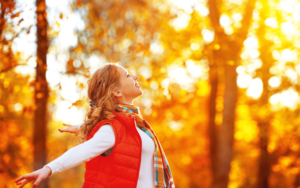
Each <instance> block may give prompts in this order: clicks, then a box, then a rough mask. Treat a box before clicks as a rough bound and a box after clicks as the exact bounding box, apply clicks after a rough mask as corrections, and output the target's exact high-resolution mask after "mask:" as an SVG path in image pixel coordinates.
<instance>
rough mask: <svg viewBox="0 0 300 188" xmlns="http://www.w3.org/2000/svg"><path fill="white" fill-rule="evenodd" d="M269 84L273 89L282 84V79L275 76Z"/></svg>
mask: <svg viewBox="0 0 300 188" xmlns="http://www.w3.org/2000/svg"><path fill="white" fill-rule="evenodd" d="M268 83H269V85H270V86H271V87H278V86H280V84H281V78H280V77H278V76H273V77H272V78H270V79H269V81H268Z"/></svg>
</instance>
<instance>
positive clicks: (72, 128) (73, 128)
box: [58, 123, 79, 136]
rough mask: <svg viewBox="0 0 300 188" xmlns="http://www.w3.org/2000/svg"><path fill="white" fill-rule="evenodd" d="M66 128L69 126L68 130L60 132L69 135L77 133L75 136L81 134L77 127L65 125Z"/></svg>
mask: <svg viewBox="0 0 300 188" xmlns="http://www.w3.org/2000/svg"><path fill="white" fill-rule="evenodd" d="M63 125H64V126H67V128H64V129H58V130H59V131H60V132H68V133H75V136H77V135H78V134H79V129H78V126H77V125H69V124H65V123H64V124H63Z"/></svg>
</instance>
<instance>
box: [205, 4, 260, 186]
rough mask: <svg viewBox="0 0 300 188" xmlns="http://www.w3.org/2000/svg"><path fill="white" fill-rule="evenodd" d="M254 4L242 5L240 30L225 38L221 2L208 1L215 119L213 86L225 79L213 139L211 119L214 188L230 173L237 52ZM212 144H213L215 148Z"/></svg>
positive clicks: (220, 184) (240, 47)
mask: <svg viewBox="0 0 300 188" xmlns="http://www.w3.org/2000/svg"><path fill="white" fill-rule="evenodd" d="M255 2H256V1H251V0H248V1H247V3H245V7H244V15H243V19H242V21H241V23H242V27H240V29H237V30H236V31H235V32H234V33H233V34H230V35H227V34H226V33H225V31H224V29H223V28H222V26H221V25H220V18H221V14H222V11H221V10H222V7H223V6H225V5H224V4H222V2H221V1H216V0H209V1H208V7H209V12H210V14H209V18H210V20H211V25H212V27H213V29H214V32H215V37H214V41H213V42H212V43H211V44H210V45H213V47H212V48H210V49H215V50H213V51H212V52H211V53H212V55H211V62H210V63H211V65H213V66H211V70H210V75H211V78H210V79H211V84H212V89H211V92H212V93H211V98H210V108H211V109H210V110H209V111H210V113H211V115H210V117H211V118H214V117H215V115H214V111H215V104H216V103H215V101H214V100H215V96H216V94H215V93H216V91H217V89H216V87H217V86H216V84H218V80H220V79H216V76H221V78H222V80H224V85H225V91H224V109H223V115H222V117H223V122H222V125H221V128H220V130H219V133H218V134H217V135H218V137H216V134H215V133H214V131H215V127H214V126H215V124H214V119H212V120H211V122H210V126H213V127H210V129H209V130H210V136H211V138H210V141H211V152H210V153H211V155H212V156H211V159H212V170H213V188H225V187H227V185H228V180H229V178H228V175H229V172H230V162H231V159H232V148H233V138H234V120H235V118H234V116H235V106H236V101H237V85H236V81H237V73H236V67H237V65H238V62H239V60H240V53H241V50H242V47H243V42H244V40H245V39H246V37H247V34H248V29H249V26H250V22H251V20H252V12H253V9H254V5H255ZM216 68H219V69H223V70H224V75H217V74H216V73H215V72H216V70H215V69H216ZM214 143H215V144H216V145H214Z"/></svg>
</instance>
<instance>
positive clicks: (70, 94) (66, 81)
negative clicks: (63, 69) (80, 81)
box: [61, 75, 79, 103]
mask: <svg viewBox="0 0 300 188" xmlns="http://www.w3.org/2000/svg"><path fill="white" fill-rule="evenodd" d="M61 87H62V89H61V96H62V97H63V98H64V99H65V100H68V101H70V102H72V103H74V102H76V101H77V100H78V99H79V94H78V92H77V91H76V88H77V86H76V78H75V77H74V76H67V75H63V76H62V77H61Z"/></svg>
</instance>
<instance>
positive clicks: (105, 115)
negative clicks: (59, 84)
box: [16, 63, 175, 188]
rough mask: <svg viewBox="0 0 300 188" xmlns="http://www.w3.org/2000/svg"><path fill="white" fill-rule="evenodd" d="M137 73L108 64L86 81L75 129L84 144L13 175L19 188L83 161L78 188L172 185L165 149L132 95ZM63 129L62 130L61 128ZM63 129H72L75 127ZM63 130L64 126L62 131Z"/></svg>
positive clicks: (137, 89) (160, 187) (167, 187)
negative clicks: (86, 104) (81, 118)
mask: <svg viewBox="0 0 300 188" xmlns="http://www.w3.org/2000/svg"><path fill="white" fill-rule="evenodd" d="M137 79H138V77H137V76H135V75H131V74H128V72H127V71H126V69H124V68H123V67H122V66H120V65H117V64H113V63H108V64H106V65H105V66H104V67H102V68H100V69H98V70H97V71H96V72H95V73H94V74H93V75H92V77H91V78H90V79H89V81H88V97H89V99H90V100H91V101H90V106H91V107H90V109H89V111H88V113H87V115H86V120H85V122H84V123H83V124H82V125H81V126H80V130H79V133H80V135H81V137H80V138H81V139H82V141H83V143H81V144H80V145H78V146H76V147H73V148H71V149H69V150H68V151H67V152H65V153H64V154H63V155H61V156H60V157H58V158H57V159H55V160H54V161H52V162H50V163H48V164H47V165H45V166H44V167H43V168H41V169H39V170H37V171H34V172H32V173H30V174H27V175H23V176H21V177H19V178H18V179H17V180H16V184H17V185H20V188H22V187H24V186H25V185H26V184H27V183H29V182H31V181H35V182H34V184H33V187H36V186H37V185H38V184H39V183H40V182H41V181H42V180H45V179H46V178H48V177H49V176H51V175H53V174H56V173H59V172H62V171H65V170H67V169H70V168H73V167H75V166H78V165H80V164H82V163H84V162H85V163H86V164H85V167H86V170H85V174H84V183H83V188H108V187H109V188H120V187H122V188H123V187H125V188H171V187H172V188H173V187H175V185H174V181H173V177H172V173H171V169H170V167H169V163H168V161H167V158H166V156H165V153H164V150H163V148H162V146H161V144H160V142H159V140H158V138H157V137H156V135H155V133H154V131H153V130H152V128H151V127H150V125H149V124H148V123H147V122H146V121H145V120H144V119H143V118H142V116H141V114H140V112H139V108H138V107H136V106H135V105H133V100H134V99H135V98H136V97H138V96H140V95H142V94H143V92H142V90H141V88H140V87H139V85H138V83H137ZM61 131H62V130H61ZM64 131H69V132H73V133H74V132H77V131H76V128H75V127H74V126H72V127H69V128H67V129H65V130H64ZM62 132H63V131H62Z"/></svg>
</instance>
